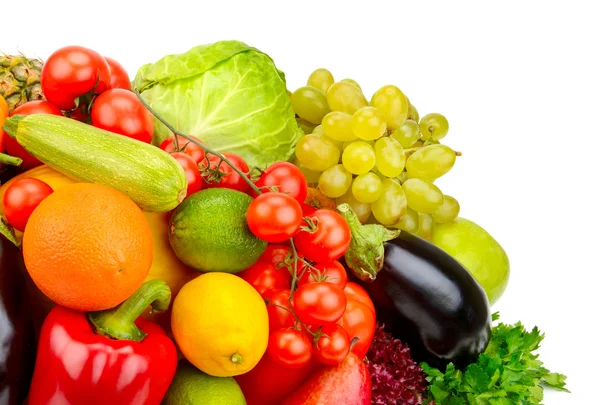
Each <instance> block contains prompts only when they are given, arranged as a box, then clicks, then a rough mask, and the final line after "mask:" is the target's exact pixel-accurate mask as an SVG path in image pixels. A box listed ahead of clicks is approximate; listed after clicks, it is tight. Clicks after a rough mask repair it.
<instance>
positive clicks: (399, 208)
mask: <svg viewBox="0 0 600 405" xmlns="http://www.w3.org/2000/svg"><path fill="white" fill-rule="evenodd" d="M381 189H382V191H381V196H380V197H379V198H378V199H377V201H375V202H374V203H373V204H371V210H372V211H373V216H375V219H377V220H378V221H379V222H380V223H381V224H382V225H387V226H390V225H394V224H396V223H398V221H400V219H401V218H402V217H403V216H404V214H405V213H406V195H404V190H402V186H401V185H400V184H398V183H397V182H396V181H394V180H392V179H385V180H383V181H382V182H381Z"/></svg>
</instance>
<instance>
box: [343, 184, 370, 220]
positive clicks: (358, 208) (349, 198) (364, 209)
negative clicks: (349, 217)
mask: <svg viewBox="0 0 600 405" xmlns="http://www.w3.org/2000/svg"><path fill="white" fill-rule="evenodd" d="M335 203H336V205H340V204H344V203H346V204H348V205H350V208H352V211H354V213H355V214H356V216H357V217H358V220H359V221H360V223H361V224H364V223H365V222H367V220H368V219H369V217H371V204H365V203H362V202H360V201H358V200H357V199H356V198H354V196H353V195H352V192H350V191H348V192H347V193H346V194H344V195H343V196H341V197H340V198H338V199H336V200H335Z"/></svg>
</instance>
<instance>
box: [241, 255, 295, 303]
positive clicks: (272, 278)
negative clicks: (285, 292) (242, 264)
mask: <svg viewBox="0 0 600 405" xmlns="http://www.w3.org/2000/svg"><path fill="white" fill-rule="evenodd" d="M238 276H240V277H241V278H243V279H244V280H246V281H247V282H248V283H250V285H252V287H254V289H255V290H256V291H258V293H259V294H260V295H263V294H264V293H266V292H267V291H269V290H273V289H276V288H290V284H291V283H292V276H291V275H290V272H289V271H288V269H287V268H285V267H282V268H279V269H278V268H276V267H275V266H273V264H272V263H268V262H266V261H261V260H259V261H258V262H256V263H254V264H253V265H252V266H250V267H249V268H247V269H246V270H244V271H242V272H241V273H239V274H238Z"/></svg>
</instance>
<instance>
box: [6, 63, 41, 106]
mask: <svg viewBox="0 0 600 405" xmlns="http://www.w3.org/2000/svg"><path fill="white" fill-rule="evenodd" d="M42 66H43V62H42V61H41V60H39V59H29V58H26V57H25V56H23V55H16V56H10V55H4V54H0V95H1V96H4V98H5V99H6V102H7V103H8V112H9V113H11V112H12V111H13V110H14V109H15V108H17V107H18V106H20V105H21V104H23V103H26V102H28V101H31V100H43V99H44V96H43V94H42V86H41V84H40V74H41V72H42Z"/></svg>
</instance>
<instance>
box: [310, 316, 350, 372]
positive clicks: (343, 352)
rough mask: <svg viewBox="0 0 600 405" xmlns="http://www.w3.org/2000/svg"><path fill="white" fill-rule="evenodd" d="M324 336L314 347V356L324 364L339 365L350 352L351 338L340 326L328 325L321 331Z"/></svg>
mask: <svg viewBox="0 0 600 405" xmlns="http://www.w3.org/2000/svg"><path fill="white" fill-rule="evenodd" d="M321 334H322V335H323V336H321V337H319V340H317V343H316V345H315V347H314V349H315V350H314V356H315V357H316V358H317V359H318V360H319V361H320V362H321V363H323V364H330V365H334V364H338V363H340V362H341V361H342V360H344V359H345V358H346V356H347V355H348V353H349V352H350V338H349V337H348V333H347V332H346V330H345V329H344V328H342V327H341V326H340V325H336V324H334V323H331V324H327V325H325V326H324V327H323V328H322V329H321Z"/></svg>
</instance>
